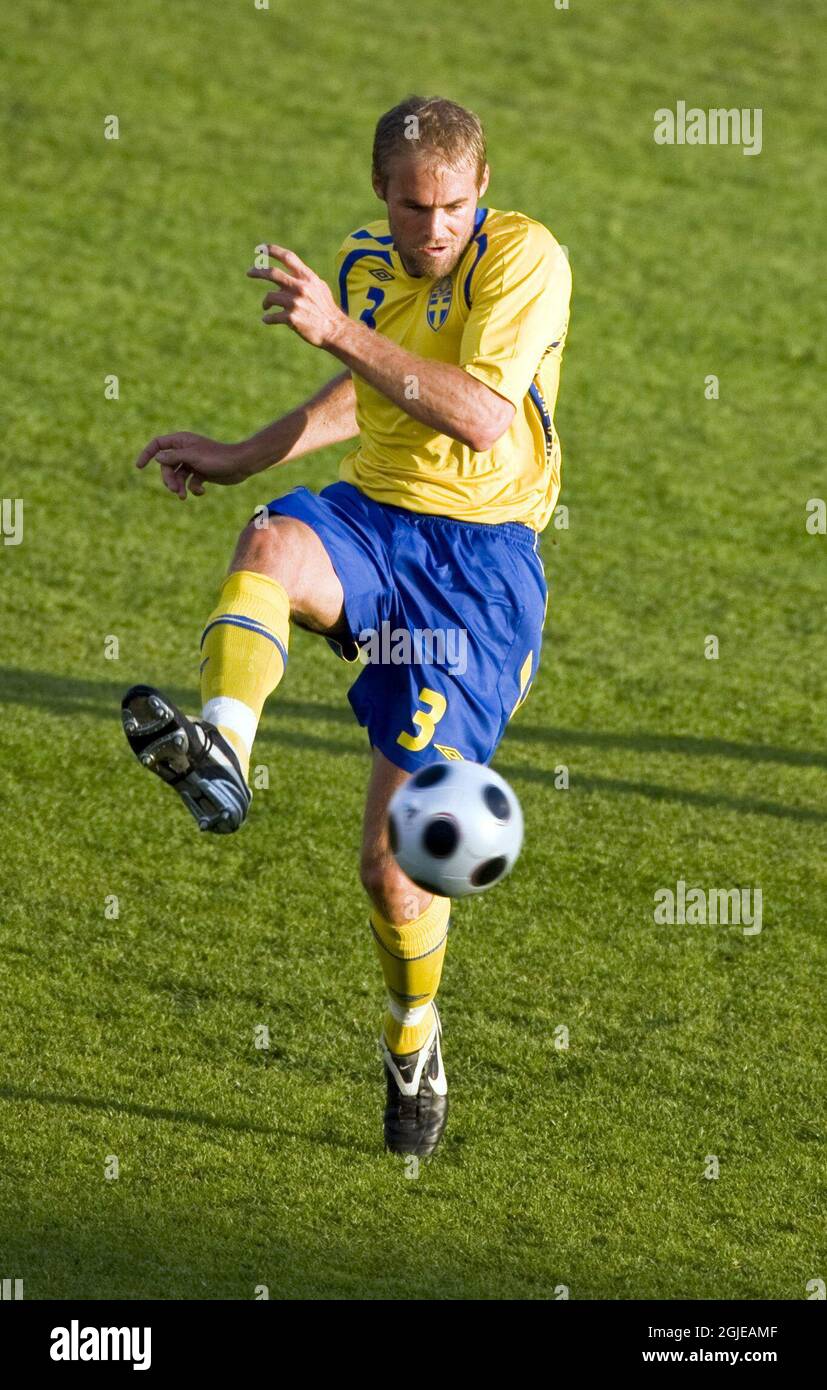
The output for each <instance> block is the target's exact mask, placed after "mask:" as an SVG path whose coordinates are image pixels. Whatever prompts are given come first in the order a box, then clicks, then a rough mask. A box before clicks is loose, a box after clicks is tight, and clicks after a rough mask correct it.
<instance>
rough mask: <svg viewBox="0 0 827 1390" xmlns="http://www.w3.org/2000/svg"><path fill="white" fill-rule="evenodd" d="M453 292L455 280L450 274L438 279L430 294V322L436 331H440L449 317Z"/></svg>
mask: <svg viewBox="0 0 827 1390" xmlns="http://www.w3.org/2000/svg"><path fill="white" fill-rule="evenodd" d="M453 293H454V282H453V280H452V279H451V277H450V275H443V277H442V279H441V280H437V282H436V284H435V285H434V287H433V289H432V290H431V293H430V294H429V295H428V323H429V324H430V326H431V328H432V329H433V330H434V332H435V333H437V332H438V331H439V329H440V328H441V327H442V325H443V324H444V322H445V320H446V319H447V317H448V312H449V310H450V308H451V299H452V296H453Z"/></svg>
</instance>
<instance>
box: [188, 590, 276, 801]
mask: <svg viewBox="0 0 827 1390" xmlns="http://www.w3.org/2000/svg"><path fill="white" fill-rule="evenodd" d="M289 637H290V600H289V598H288V597H287V591H286V589H284V587H283V586H282V585H281V584H279V582H278V580H277V579H270V578H268V576H267V575H266V574H256V573H255V571H254V570H236V571H235V573H234V574H228V575H227V578H226V579H225V580H224V583H223V584H222V585H221V590H220V592H219V595H218V603H217V605H216V607H215V608H214V609H213V612H212V613H211V614H210V616H209V618H208V619H207V625H206V627H205V628H204V635H203V637H202V638H201V700H202V704H203V708H202V711H201V713H202V717H203V718H204V719H209V720H210V722H211V723H213V724H215V725H217V727H218V728H219V729H220V730H221V732H222V734H223V735H224V737H225V738H226V740H227V742H228V743H229V744H230V745H231V746H232V749H233V751H234V752H235V753H236V754H237V756H238V760H239V762H240V763H241V770H242V772H243V773H244V776H245V777H247V776H248V775H249V770H250V754H251V752H252V748H253V740H254V738H255V736H256V729H257V728H258V721H259V719H260V718H261V711H262V709H263V708H264V701H265V700H266V699H267V696H268V695H269V694H270V693H271V691H273V690H275V688H276V686H277V685H278V683H279V681H280V680H281V678H282V676H283V675H284V668H285V666H286V665H287V648H288V643H289Z"/></svg>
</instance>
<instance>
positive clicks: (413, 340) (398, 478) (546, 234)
mask: <svg viewBox="0 0 827 1390" xmlns="http://www.w3.org/2000/svg"><path fill="white" fill-rule="evenodd" d="M336 271H337V275H338V283H339V302H340V304H341V307H342V309H343V310H344V312H345V313H347V314H348V315H349V316H350V317H351V318H354V319H360V320H361V321H362V322H363V323H366V324H367V325H368V327H370V328H375V329H376V330H377V331H378V332H379V333H383V334H385V336H386V337H388V338H390V339H392V341H393V342H395V343H398V344H399V345H400V347H403V348H405V349H406V350H407V351H408V352H411V353H415V354H416V355H417V356H419V357H427V358H429V359H430V360H432V361H437V362H453V363H455V364H456V365H457V366H460V367H463V368H464V369H465V371H467V372H469V373H470V374H471V375H472V376H475V377H477V378H478V379H479V380H480V381H483V382H485V384H486V386H489V387H491V389H492V390H494V391H496V392H497V394H498V395H500V396H504V397H505V399H506V400H509V401H511V403H512V405H513V406H514V407H515V410H516V413H515V416H514V420H513V422H512V424H511V426H510V428H509V429H508V430H507V431H506V432H505V434H503V435H502V436H501V438H500V439H498V440H497V442H496V444H494V446H493V448H491V449H487V450H486V451H485V452H482V453H475V452H474V450H473V449H470V448H468V446H467V445H465V444H460V443H459V442H458V441H457V440H456V439H452V438H451V437H450V435H447V434H437V433H435V432H434V430H433V428H432V427H431V426H429V425H425V424H422V423H421V422H420V421H419V420H414V419H413V417H412V416H410V415H408V414H407V413H406V412H405V411H404V410H402V409H400V407H399V406H397V405H395V404H394V402H393V401H391V400H389V399H388V397H387V396H383V395H382V394H381V392H379V391H377V390H375V389H374V387H372V386H370V385H369V384H368V383H367V382H366V381H363V380H362V378H361V377H359V376H358V375H357V374H356V372H354V373H353V381H354V386H355V391H356V420H357V424H358V426H359V443H358V444H357V445H356V447H355V448H354V449H352V450H351V451H350V452H349V453H348V454H346V456H345V457H344V458H343V459H342V462H341V465H340V477H341V478H342V479H343V480H344V481H345V482H348V483H352V484H353V485H354V487H357V488H359V489H360V491H362V492H364V493H366V494H367V496H368V497H372V498H374V499H375V500H376V501H377V502H384V503H390V504H391V505H393V506H397V507H406V508H407V509H408V510H409V511H414V512H427V513H431V514H434V515H437V516H449V517H455V518H457V519H459V520H461V521H476V522H486V523H490V524H495V523H498V522H503V521H518V522H522V523H524V525H526V526H530V527H532V528H533V529H534V530H535V531H542V530H543V528H544V527H545V526H546V525H547V524H548V521H549V518H550V517H551V513H552V511H553V510H554V505H555V503H556V501H557V496H558V493H559V491H560V442H559V439H558V437H557V433H556V431H555V429H554V423H553V418H554V405H555V401H556V399H557V388H558V385H559V380H560V358H561V356H562V352H563V346H564V344H565V341H566V332H567V329H568V318H569V299H570V297H571V271H570V269H569V263H568V259H567V257H566V255H565V253H564V251H563V250H562V248H561V247H560V246H559V245H558V243H557V241H555V239H554V237H553V236H552V234H551V232H550V231H549V230H548V229H547V228H546V227H544V226H543V225H542V223H540V222H535V221H534V219H533V218H531V217H526V216H524V214H523V213H520V212H498V211H496V209H494V208H478V209H477V213H476V218H475V222H474V231H473V235H472V237H471V240H470V241H469V243H468V246H467V247H466V249H465V251H464V252H463V254H462V256H461V258H460V260H459V261H458V263H457V265H456V266H455V267H454V269H453V271H452V272H451V274H450V275H445V276H443V277H442V278H441V279H438V280H434V279H433V278H429V277H427V276H422V277H420V278H417V277H415V276H411V275H409V274H408V273H407V271H406V270H405V268H404V266H403V265H402V262H401V260H400V258H399V254H398V252H397V250H396V247H395V245H394V242H393V237H392V236H391V234H390V231H389V228H388V223H387V221H386V220H378V221H375V222H369V223H367V224H366V225H365V226H364V227H360V228H359V229H358V230H357V231H355V232H352V233H351V235H350V236H349V237H347V238H346V240H345V241H344V242H343V244H342V246H341V247H340V249H339V252H338V255H337V258H336Z"/></svg>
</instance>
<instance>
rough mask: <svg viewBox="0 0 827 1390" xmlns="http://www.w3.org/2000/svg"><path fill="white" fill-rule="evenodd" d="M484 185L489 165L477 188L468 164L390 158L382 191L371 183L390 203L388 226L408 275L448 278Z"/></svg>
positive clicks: (471, 225) (468, 232) (467, 238)
mask: <svg viewBox="0 0 827 1390" xmlns="http://www.w3.org/2000/svg"><path fill="white" fill-rule="evenodd" d="M487 187H488V165H487V164H486V166H485V171H484V173H483V178H482V182H481V183H480V184H479V186H478V185H477V178H476V171H475V170H474V169H473V168H472V167H471V166H470V165H466V166H463V167H460V168H458V169H449V168H448V167H447V166H446V165H443V164H434V163H432V162H431V161H429V160H426V159H424V158H422V157H421V156H417V155H410V156H409V155H405V156H398V157H397V158H396V159H394V160H392V162H391V165H390V168H389V171H388V178H387V180H386V182H385V184H384V187H382V186H379V185H378V184H377V183H374V190H375V192H376V194H377V196H378V197H380V198H382V199H384V201H385V202H386V203H387V205H388V224H389V226H390V229H391V234H392V236H393V239H394V242H395V243H396V249H397V251H398V252H399V256H400V259H401V261H402V264H403V265H404V267H405V269H406V270H407V272H408V274H409V275H427V276H431V277H433V278H440V277H441V276H443V275H450V273H451V271H452V270H453V268H454V266H455V265H456V264H457V262H458V261H459V259H460V257H461V256H462V253H463V251H464V250H465V248H466V246H467V245H468V242H469V241H470V239H471V233H472V232H473V230H474V214H475V213H476V211H477V199H478V198H479V197H481V196H482V194H483V193H484V192H485V190H486V188H487Z"/></svg>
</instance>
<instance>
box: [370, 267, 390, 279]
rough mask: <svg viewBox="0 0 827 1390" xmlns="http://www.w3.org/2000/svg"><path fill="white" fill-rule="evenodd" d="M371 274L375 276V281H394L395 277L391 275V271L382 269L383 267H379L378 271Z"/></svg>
mask: <svg viewBox="0 0 827 1390" xmlns="http://www.w3.org/2000/svg"><path fill="white" fill-rule="evenodd" d="M370 273H371V275H372V276H373V278H374V280H392V279H393V276H392V275H391V273H390V271H389V270H384V269H383V268H382V266H378V267H377V269H376V270H372V271H371V272H370Z"/></svg>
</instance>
